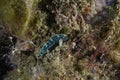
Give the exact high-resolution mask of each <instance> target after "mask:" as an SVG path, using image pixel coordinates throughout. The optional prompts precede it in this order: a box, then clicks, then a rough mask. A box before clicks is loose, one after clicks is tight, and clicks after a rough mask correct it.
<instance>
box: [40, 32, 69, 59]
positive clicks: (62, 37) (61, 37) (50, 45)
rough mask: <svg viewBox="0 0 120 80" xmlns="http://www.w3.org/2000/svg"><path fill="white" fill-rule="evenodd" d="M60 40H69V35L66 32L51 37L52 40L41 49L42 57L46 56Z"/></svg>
mask: <svg viewBox="0 0 120 80" xmlns="http://www.w3.org/2000/svg"><path fill="white" fill-rule="evenodd" d="M59 40H62V41H67V40H68V36H67V35H64V34H57V35H55V36H54V37H52V38H50V40H49V41H48V42H47V43H46V44H45V45H44V46H43V48H42V50H41V51H40V55H41V56H42V57H43V56H45V54H46V53H47V51H48V50H50V49H52V48H53V47H55V46H56V45H57V44H58V43H59Z"/></svg>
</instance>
